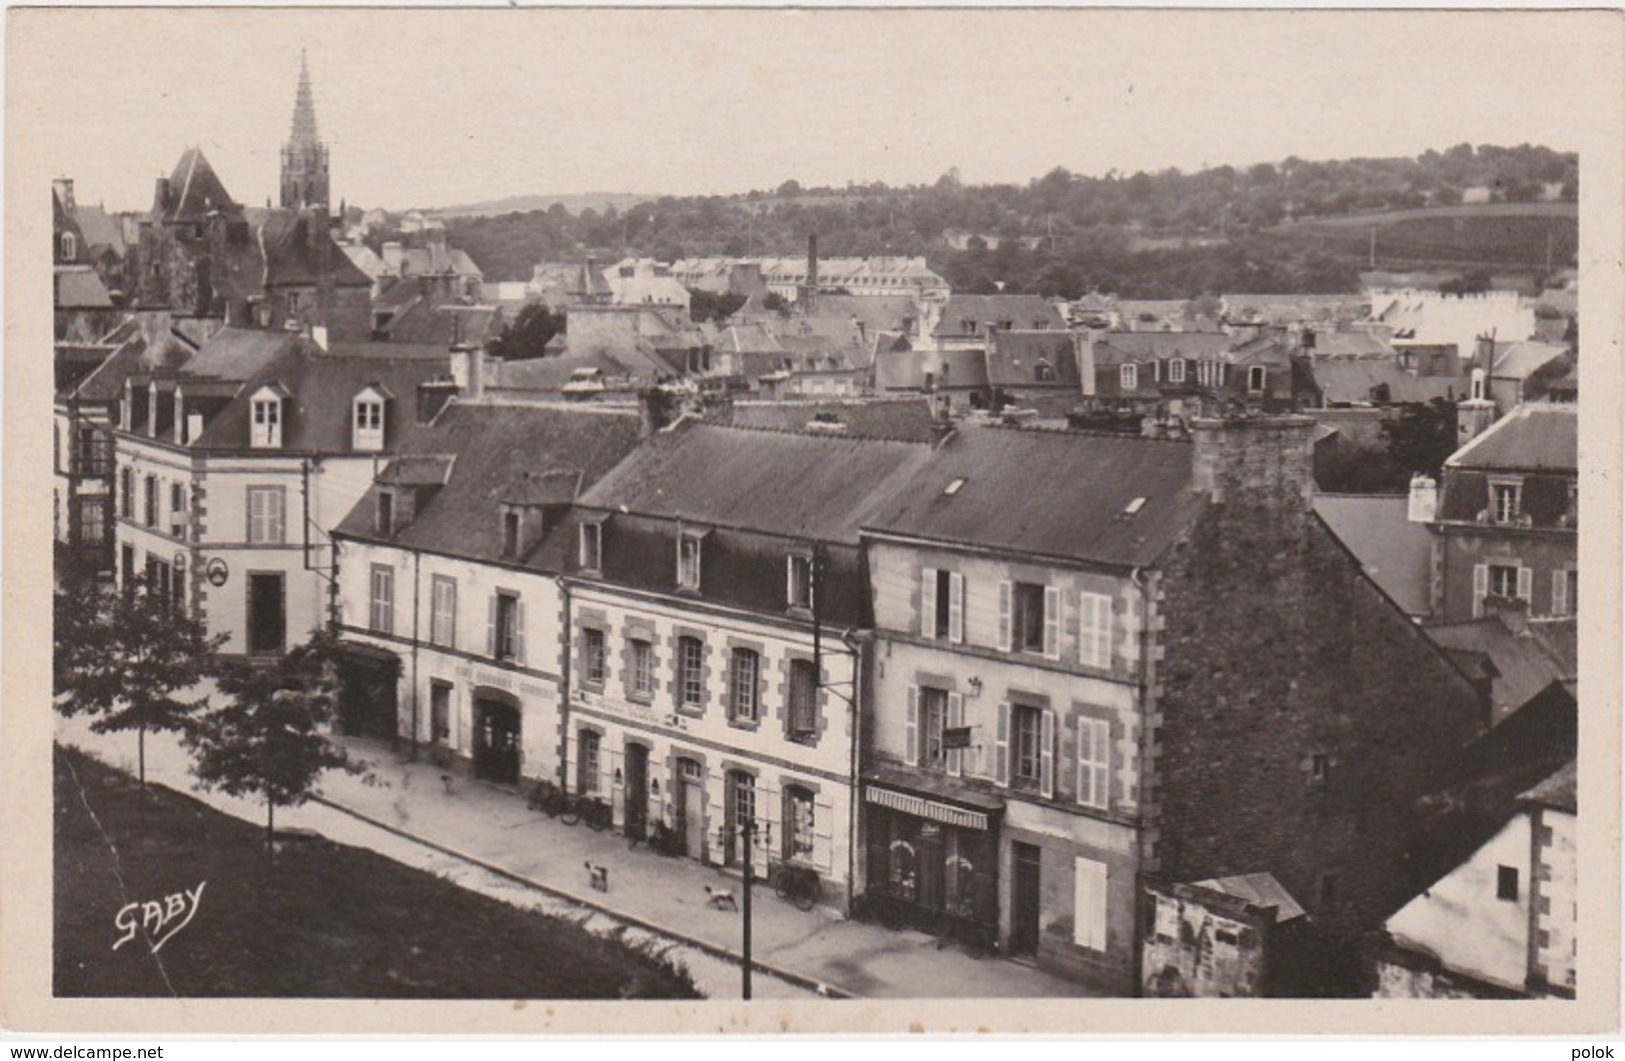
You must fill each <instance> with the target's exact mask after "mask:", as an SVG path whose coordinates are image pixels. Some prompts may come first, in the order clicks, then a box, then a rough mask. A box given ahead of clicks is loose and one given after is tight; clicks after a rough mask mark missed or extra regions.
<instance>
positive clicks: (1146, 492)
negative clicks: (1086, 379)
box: [865, 427, 1205, 566]
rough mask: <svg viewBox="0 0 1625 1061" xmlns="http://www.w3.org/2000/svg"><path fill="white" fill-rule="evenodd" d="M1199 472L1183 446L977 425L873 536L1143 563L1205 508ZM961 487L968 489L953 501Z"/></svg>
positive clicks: (913, 484) (946, 450) (899, 501)
mask: <svg viewBox="0 0 1625 1061" xmlns="http://www.w3.org/2000/svg"><path fill="white" fill-rule="evenodd" d="M1191 465H1192V447H1191V445H1190V444H1189V443H1186V442H1178V441H1168V440H1160V439H1144V438H1133V437H1124V436H1116V435H1106V434H1087V433H1082V432H1070V431H1030V430H1021V429H1016V428H1002V427H970V428H965V429H962V430H960V431H958V432H956V433H955V434H953V435H951V436H949V437H948V439H947V440H946V441H945V442H943V443H942V445H941V446H939V447H938V448H937V449H936V450H935V451H934V452H933V453H932V456H931V460H930V462H929V463H928V464H927V465H926V466H925V467H924V468H923V469H921V471H920V472H919V473H918V474H916V475H914V476H913V477H912V478H911V480H910V482H909V484H908V485H907V486H906V487H904V488H903V489H902V490H901V491H899V492H898V493H897V495H896V496H894V497H893V498H891V499H890V500H889V501H888V502H887V504H886V505H885V506H883V507H882V508H881V510H880V512H879V513H878V514H877V516H876V517H875V518H874V519H873V520H871V521H869V522H868V523H867V524H866V525H865V529H866V530H873V531H874V532H876V533H879V534H897V535H904V536H909V537H916V538H923V539H928V540H932V541H941V542H953V543H962V544H966V545H972V546H978V547H982V548H987V549H992V550H997V551H999V552H1004V553H1025V554H1029V555H1034V556H1043V557H1050V558H1057V559H1063V560H1077V561H1084V562H1094V563H1102V564H1111V565H1114V566H1141V565H1146V564H1150V563H1153V562H1154V561H1155V560H1156V559H1157V558H1158V557H1159V556H1161V555H1162V553H1163V551H1164V550H1165V549H1167V548H1168V546H1169V545H1170V544H1172V543H1173V541H1174V540H1175V539H1176V538H1177V537H1178V536H1179V535H1180V534H1181V533H1182V532H1183V531H1184V530H1185V528H1186V527H1187V526H1188V525H1189V524H1190V523H1191V521H1192V520H1193V519H1195V518H1196V516H1197V514H1198V513H1199V512H1200V511H1201V510H1202V507H1203V505H1204V503H1205V502H1204V500H1203V496H1202V495H1200V494H1199V493H1197V492H1196V491H1193V490H1192V489H1191V479H1192V471H1191ZM1013 469H1023V470H1024V471H1025V474H1022V475H1014V474H1012V470H1013ZM956 480H964V482H963V483H962V484H961V485H960V487H959V489H958V490H957V491H956V492H955V493H953V494H952V495H949V494H948V493H946V492H945V491H946V489H947V487H948V486H949V484H951V483H953V482H955V481H956ZM1136 498H1144V499H1145V501H1144V502H1143V504H1142V505H1141V507H1140V508H1139V510H1138V511H1137V512H1136V513H1134V514H1133V515H1130V514H1128V513H1127V512H1126V511H1125V509H1126V508H1127V507H1128V506H1129V504H1130V503H1131V502H1133V501H1134V500H1135V499H1136Z"/></svg>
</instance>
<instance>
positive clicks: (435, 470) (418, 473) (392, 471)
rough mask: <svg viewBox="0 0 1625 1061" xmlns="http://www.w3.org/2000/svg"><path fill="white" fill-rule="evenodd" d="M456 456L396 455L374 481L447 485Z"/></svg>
mask: <svg viewBox="0 0 1625 1061" xmlns="http://www.w3.org/2000/svg"><path fill="white" fill-rule="evenodd" d="M456 459H457V458H456V457H455V456H428V457H425V456H412V457H396V458H395V459H394V460H392V461H390V462H389V463H388V464H386V465H384V470H383V471H381V472H379V473H378V474H377V476H376V477H374V479H373V482H376V483H384V484H386V485H390V486H445V485H446V480H447V479H449V478H450V477H451V469H452V466H453V464H455V463H456Z"/></svg>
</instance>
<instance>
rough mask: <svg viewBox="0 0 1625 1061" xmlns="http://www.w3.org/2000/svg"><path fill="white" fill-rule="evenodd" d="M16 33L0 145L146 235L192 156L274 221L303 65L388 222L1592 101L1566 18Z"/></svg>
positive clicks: (347, 168) (1394, 149)
mask: <svg viewBox="0 0 1625 1061" xmlns="http://www.w3.org/2000/svg"><path fill="white" fill-rule="evenodd" d="M11 15H12V23H11V33H10V36H9V51H8V57H9V60H10V61H9V63H8V73H9V74H10V77H9V80H10V82H11V87H12V89H13V93H14V99H13V103H12V108H13V109H12V111H11V113H10V116H9V120H10V121H11V122H12V123H13V126H12V128H13V130H15V128H16V123H17V121H18V118H19V112H22V117H23V118H25V119H26V118H28V117H39V118H43V119H45V121H44V122H43V123H42V124H43V127H44V130H45V131H44V133H42V134H41V135H39V136H36V137H31V138H29V139H28V140H27V141H26V142H25V141H23V140H22V139H21V138H19V137H17V136H15V135H11V134H8V146H9V147H10V149H11V150H12V151H17V150H19V149H21V150H26V151H30V152H32V151H40V152H43V153H44V156H45V160H46V162H47V163H48V165H49V168H50V169H51V170H52V172H53V173H55V174H57V175H66V176H71V177H73V178H74V179H75V186H76V193H77V195H78V198H79V199H80V201H82V202H102V203H104V204H106V205H107V206H108V207H109V208H110V209H145V208H146V207H147V206H148V205H149V204H150V201H151V197H152V186H153V179H154V178H155V177H157V176H159V175H161V174H166V173H168V172H169V170H170V169H171V168H172V167H173V166H174V164H175V162H176V160H177V159H178V158H179V157H180V154H181V152H182V151H183V150H184V149H185V148H186V147H187V146H189V145H192V144H196V145H198V146H200V147H201V148H202V149H203V151H204V153H205V154H206V155H207V156H208V158H209V159H210V161H211V162H212V163H213V164H214V166H215V169H216V171H217V173H219V175H220V177H221V179H222V180H223V182H224V183H225V186H226V188H227V190H228V191H229V192H231V194H232V195H233V196H234V197H235V198H237V199H238V200H240V201H243V202H245V203H250V204H258V203H263V202H264V201H265V199H266V198H267V196H272V195H274V194H275V191H276V181H277V166H278V161H277V158H278V156H277V152H278V149H279V147H280V145H281V143H282V142H283V141H284V140H285V139H286V138H287V135H288V130H289V124H290V120H291V117H292V110H293V100H294V89H295V85H296V81H297V76H298V69H299V57H300V53H301V50H302V49H304V50H306V51H307V53H308V59H309V64H310V72H311V78H312V81H313V84H314V88H315V95H316V111H317V118H318V123H319V126H320V130H321V134H322V136H323V138H324V139H325V140H326V141H327V143H328V145H329V148H330V151H331V158H332V173H333V195H334V198H335V199H340V198H342V199H344V200H346V201H348V202H350V203H354V204H359V205H363V206H383V207H386V208H389V209H404V208H408V207H432V206H447V205H453V204H461V203H469V202H476V201H482V200H488V199H496V198H501V197H505V196H510V195H530V194H549V195H552V194H568V193H583V192H606V191H613V192H638V193H650V194H674V195H686V194H729V193H733V192H744V191H749V190H750V189H752V188H764V189H766V188H774V187H777V186H778V185H779V184H780V183H781V182H783V181H784V180H787V179H790V178H794V179H796V180H798V181H800V182H801V183H802V184H803V185H806V186H813V185H821V184H831V185H836V186H841V185H844V184H846V183H847V182H849V181H857V182H868V181H875V180H881V181H885V182H887V183H889V184H907V183H929V182H931V181H934V180H935V179H936V178H937V177H938V176H940V175H941V174H942V173H944V172H946V171H947V170H948V169H949V168H950V167H957V168H958V169H959V171H960V174H961V176H962V179H964V180H965V181H967V182H971V183H985V182H994V181H1013V182H1022V183H1024V182H1026V181H1028V180H1030V179H1033V178H1036V177H1040V176H1042V175H1043V174H1044V173H1046V172H1048V171H1049V170H1051V169H1053V168H1054V167H1056V166H1065V167H1066V168H1068V169H1070V170H1072V171H1073V172H1075V173H1082V174H1090V175H1101V174H1105V173H1106V172H1108V171H1109V170H1113V169H1115V170H1117V171H1119V172H1121V173H1125V174H1129V173H1133V172H1135V171H1136V170H1140V169H1146V170H1157V169H1163V168H1166V167H1169V166H1175V167H1179V168H1180V169H1184V170H1187V171H1189V170H1194V169H1199V168H1201V167H1203V166H1204V165H1221V164H1230V165H1235V166H1238V167H1240V166H1245V165H1250V164H1252V163H1255V162H1260V161H1272V162H1273V161H1279V160H1281V159H1283V158H1286V157H1288V156H1292V155H1296V156H1298V157H1301V158H1306V159H1325V158H1348V157H1357V156H1395V155H1416V154H1419V153H1420V152H1422V151H1424V150H1426V149H1428V148H1436V149H1439V150H1443V149H1444V148H1447V147H1449V146H1451V145H1452V144H1456V143H1460V142H1463V141H1468V142H1471V143H1474V144H1480V143H1494V144H1506V145H1511V144H1518V143H1525V142H1528V143H1543V144H1547V145H1549V146H1552V147H1555V148H1558V149H1562V150H1575V149H1577V148H1578V146H1579V144H1580V142H1581V141H1582V140H1583V133H1582V127H1583V123H1584V121H1585V116H1586V113H1587V100H1588V98H1589V97H1590V96H1591V95H1592V94H1594V93H1595V92H1597V91H1598V79H1597V77H1596V76H1595V71H1592V70H1588V69H1587V68H1586V65H1585V64H1584V63H1581V62H1577V61H1575V56H1576V54H1577V53H1578V51H1579V50H1580V49H1582V48H1583V45H1584V37H1585V36H1586V35H1587V34H1588V33H1594V32H1595V30H1596V25H1595V23H1589V24H1588V23H1586V22H1584V21H1583V20H1581V19H1577V18H1575V17H1573V16H1566V15H1562V14H1558V13H1522V12H1476V13H1467V14H1459V13H1449V12H1432V13H1425V14H1416V13H1411V14H1389V13H1378V12H1369V11H1366V12H1346V11H1345V12H1311V13H1303V12H1298V13H1287V12H1269V13H1263V14H1257V13H1252V14H1249V13H1242V12H1235V11H1189V10H1186V11H1155V12H1151V11H1138V12H1134V11H1129V12H1106V11H1087V10H1083V11H1079V10H1071V11H1057V10H1051V11H1030V10H1028V11H1022V10H963V9H961V10H952V9H950V10H940V9H933V10H920V9H914V10H910V9H891V10H867V11H852V10H813V11H808V10H805V9H803V10H783V9H781V10H738V9H734V10H669V9H668V10H659V9H643V10H629V9H618V10H617V9H597V10H545V9H543V10H536V9H528V10H527V9H514V10H502V9H498V10H485V11H473V12H470V11H463V12H445V11H422V10H417V11H413V10H406V11H402V10H394V11H387V12H386V11H365V10H354V9H351V10H338V11H335V10H314V11H313V10H303V11H301V10H280V11H269V12H268V11H263V10H230V9H214V10H179V11H174V10H127V9H126V10H120V9H114V10H96V11H84V10H69V9H57V10H45V11H38V12H24V11H17V10H13V11H12V12H11ZM1616 29H1617V26H1616ZM19 87H21V88H22V89H24V90H25V91H24V92H22V93H21V94H20V95H19V94H16V89H18V88H19Z"/></svg>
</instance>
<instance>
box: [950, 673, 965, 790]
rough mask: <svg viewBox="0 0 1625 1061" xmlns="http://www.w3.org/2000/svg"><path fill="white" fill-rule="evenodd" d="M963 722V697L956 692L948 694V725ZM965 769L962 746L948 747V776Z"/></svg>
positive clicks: (954, 725)
mask: <svg viewBox="0 0 1625 1061" xmlns="http://www.w3.org/2000/svg"><path fill="white" fill-rule="evenodd" d="M964 724H965V698H964V697H963V696H960V695H959V694H958V693H949V694H948V725H949V726H952V727H958V726H963V725H964ZM964 770H965V751H964V749H962V748H949V749H948V776H950V777H958V776H960V775H961V774H962V773H964Z"/></svg>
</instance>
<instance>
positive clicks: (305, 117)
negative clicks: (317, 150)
mask: <svg viewBox="0 0 1625 1061" xmlns="http://www.w3.org/2000/svg"><path fill="white" fill-rule="evenodd" d="M288 140H289V142H290V143H294V144H298V145H299V146H300V147H308V146H310V145H312V144H316V143H319V142H320V140H321V138H320V137H319V136H317V134H316V100H315V97H313V96H312V95H311V92H310V65H309V64H308V63H307V62H306V61H305V50H304V49H303V48H301V49H299V91H298V93H297V94H296V95H295V96H294V101H293V131H292V132H291V133H289V134H288Z"/></svg>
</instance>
